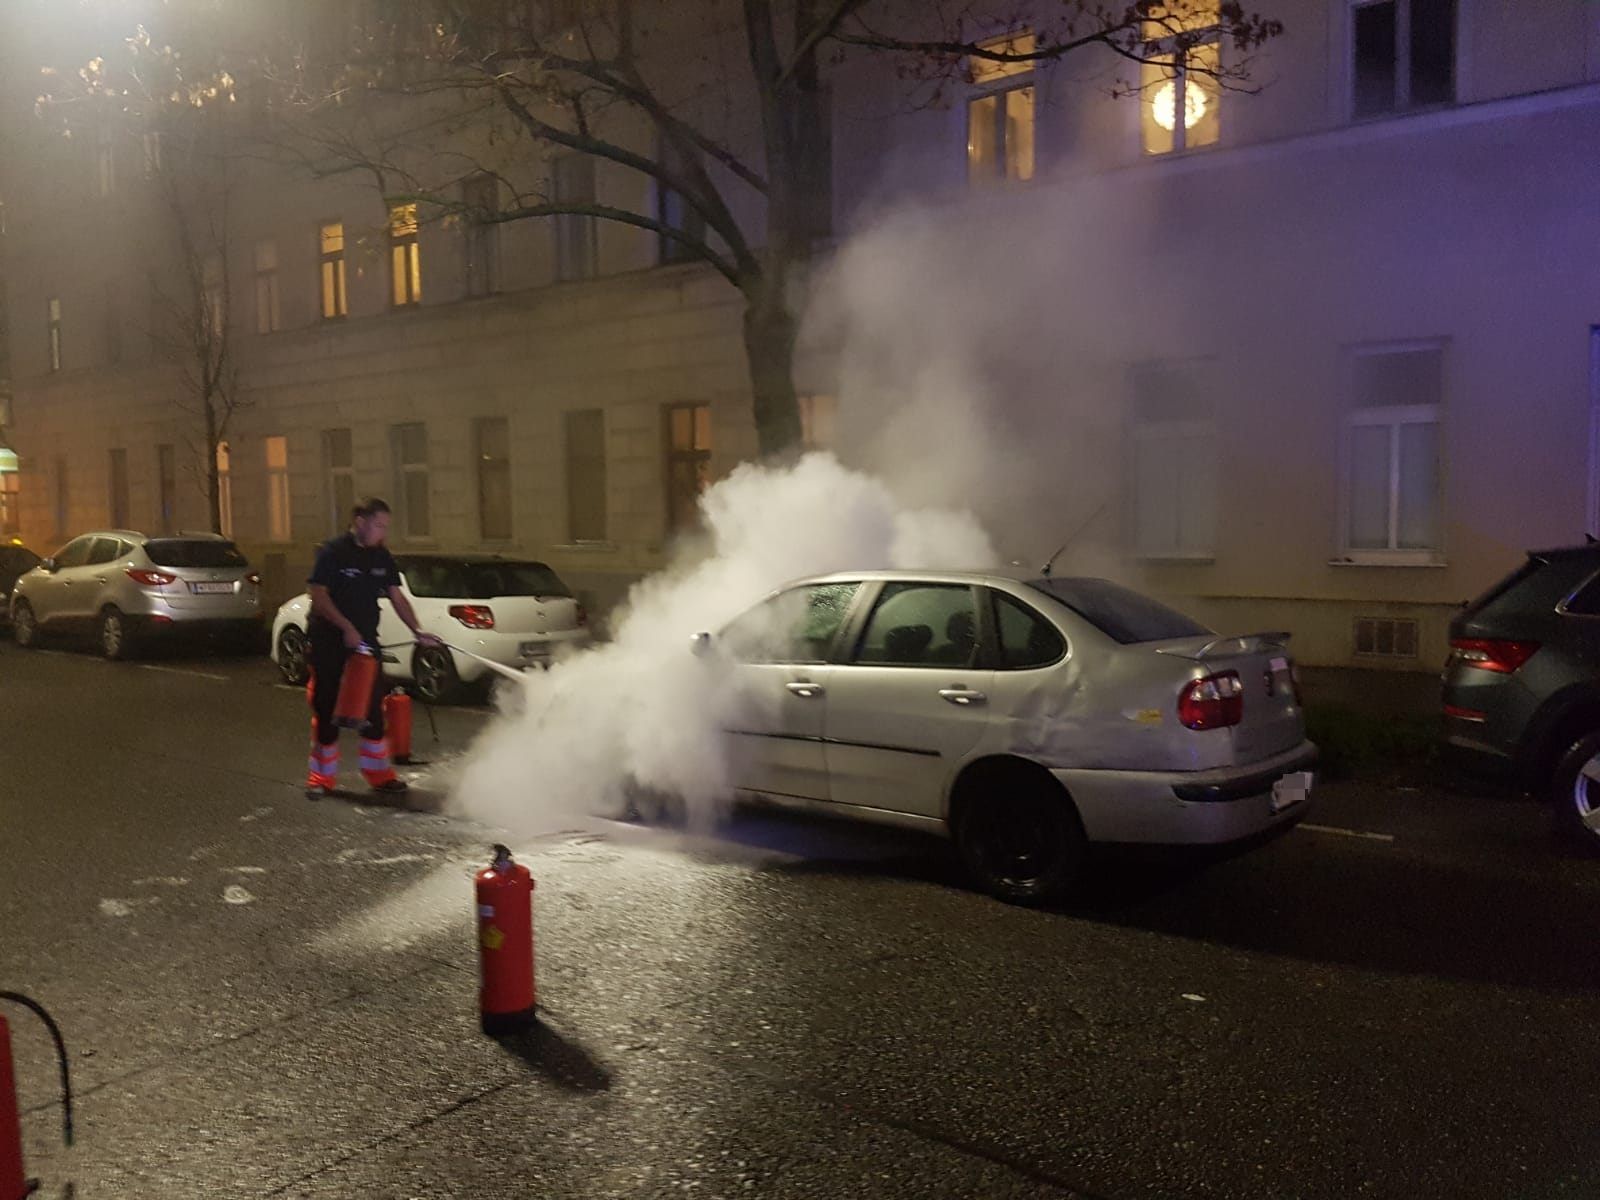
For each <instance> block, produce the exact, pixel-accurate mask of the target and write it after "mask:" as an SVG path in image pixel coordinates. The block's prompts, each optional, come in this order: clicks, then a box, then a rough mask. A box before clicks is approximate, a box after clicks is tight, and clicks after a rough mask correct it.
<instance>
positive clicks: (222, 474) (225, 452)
mask: <svg viewBox="0 0 1600 1200" xmlns="http://www.w3.org/2000/svg"><path fill="white" fill-rule="evenodd" d="M216 462H217V524H218V525H220V526H222V528H221V529H219V530H217V532H218V533H220V534H221V535H222V536H223V537H225V538H228V539H230V540H231V539H232V538H233V447H232V445H230V444H229V443H228V441H227V440H226V439H224V440H223V441H220V442H218V443H217V456H216Z"/></svg>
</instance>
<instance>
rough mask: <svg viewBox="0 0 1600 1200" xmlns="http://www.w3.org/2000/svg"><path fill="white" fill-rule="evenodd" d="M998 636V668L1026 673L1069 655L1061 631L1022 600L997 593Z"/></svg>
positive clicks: (995, 597) (995, 609)
mask: <svg viewBox="0 0 1600 1200" xmlns="http://www.w3.org/2000/svg"><path fill="white" fill-rule="evenodd" d="M993 596H994V616H995V621H994V624H995V633H996V634H997V637H998V641H999V643H1000V662H999V664H998V665H999V667H1000V669H1001V670H1003V671H1025V670H1028V669H1030V668H1032V667H1048V666H1049V665H1050V664H1051V663H1053V662H1057V661H1059V660H1060V658H1061V656H1062V655H1063V654H1065V653H1066V652H1067V643H1066V642H1065V640H1063V638H1062V637H1061V631H1060V630H1058V629H1057V628H1056V627H1055V626H1054V625H1052V624H1050V622H1049V621H1047V620H1045V619H1044V618H1043V617H1041V616H1040V615H1039V614H1038V613H1036V612H1034V611H1033V609H1031V608H1029V607H1028V606H1027V605H1026V604H1023V603H1022V602H1021V601H1020V600H1017V599H1014V598H1013V597H1011V596H1007V595H1006V594H1005V593H1003V592H994V593H993Z"/></svg>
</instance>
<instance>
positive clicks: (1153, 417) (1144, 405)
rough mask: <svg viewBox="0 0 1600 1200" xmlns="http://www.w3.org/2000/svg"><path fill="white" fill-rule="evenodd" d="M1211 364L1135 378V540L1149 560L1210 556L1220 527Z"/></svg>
mask: <svg viewBox="0 0 1600 1200" xmlns="http://www.w3.org/2000/svg"><path fill="white" fill-rule="evenodd" d="M1207 374H1208V372H1207V369H1206V366H1205V364H1181V363H1180V364H1161V365H1150V366H1143V367H1139V368H1136V369H1135V370H1134V371H1133V373H1132V377H1131V380H1130V382H1131V387H1132V392H1133V403H1132V404H1131V405H1130V406H1129V411H1130V413H1131V416H1132V425H1131V428H1130V431H1129V434H1130V441H1131V443H1132V460H1133V461H1132V470H1131V472H1130V474H1129V479H1130V481H1131V484H1132V496H1131V502H1132V510H1133V511H1132V521H1131V522H1130V524H1131V531H1132V543H1133V550H1134V553H1135V554H1137V555H1139V556H1140V557H1142V558H1198V559H1207V558H1210V557H1211V556H1212V554H1213V552H1214V542H1215V539H1216V528H1217V453H1218V448H1217V436H1216V424H1215V420H1214V416H1213V411H1212V401H1211V394H1210V391H1209V389H1208V387H1207Z"/></svg>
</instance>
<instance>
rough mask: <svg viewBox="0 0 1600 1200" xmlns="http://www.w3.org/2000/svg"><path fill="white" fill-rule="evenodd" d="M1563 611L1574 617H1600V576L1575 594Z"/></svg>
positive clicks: (1570, 597)
mask: <svg viewBox="0 0 1600 1200" xmlns="http://www.w3.org/2000/svg"><path fill="white" fill-rule="evenodd" d="M1562 611H1563V612H1566V613H1568V614H1569V615H1571V616H1574V617H1600V575H1596V576H1595V577H1594V578H1593V579H1591V580H1589V582H1588V583H1585V584H1584V585H1583V586H1582V587H1580V588H1578V590H1577V591H1575V592H1573V593H1572V595H1571V596H1569V597H1568V598H1567V602H1566V604H1564V605H1563V606H1562Z"/></svg>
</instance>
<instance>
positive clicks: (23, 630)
mask: <svg viewBox="0 0 1600 1200" xmlns="http://www.w3.org/2000/svg"><path fill="white" fill-rule="evenodd" d="M11 638H12V640H13V641H15V642H16V643H17V645H19V646H21V647H22V648H23V649H24V650H32V649H34V648H35V647H37V646H38V644H39V621H38V618H37V617H35V616H34V615H33V605H31V604H29V603H28V602H27V601H26V600H18V601H17V602H16V604H15V605H14V606H13V607H12V609H11Z"/></svg>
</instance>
